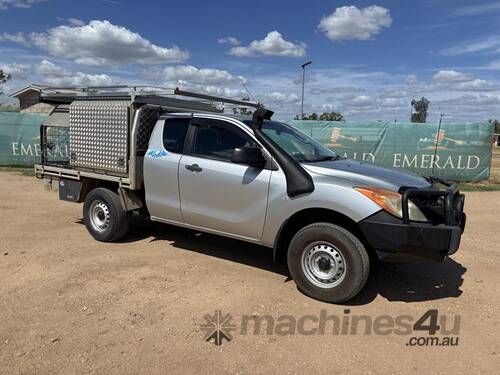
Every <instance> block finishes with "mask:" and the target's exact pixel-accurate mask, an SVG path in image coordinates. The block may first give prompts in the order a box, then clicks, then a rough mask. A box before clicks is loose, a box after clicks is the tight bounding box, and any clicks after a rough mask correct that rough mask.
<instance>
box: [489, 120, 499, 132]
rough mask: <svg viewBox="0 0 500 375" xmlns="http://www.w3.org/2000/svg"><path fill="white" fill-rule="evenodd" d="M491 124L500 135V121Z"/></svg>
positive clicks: (492, 121) (491, 121)
mask: <svg viewBox="0 0 500 375" xmlns="http://www.w3.org/2000/svg"><path fill="white" fill-rule="evenodd" d="M490 123H492V124H493V125H494V126H495V133H496V134H498V133H500V121H498V120H490Z"/></svg>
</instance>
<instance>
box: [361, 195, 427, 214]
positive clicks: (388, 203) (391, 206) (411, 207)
mask: <svg viewBox="0 0 500 375" xmlns="http://www.w3.org/2000/svg"><path fill="white" fill-rule="evenodd" d="M354 189H356V190H357V191H359V192H360V193H361V194H363V195H364V196H365V197H367V198H368V199H370V200H371V201H373V202H374V203H376V204H378V205H379V206H380V207H382V208H383V209H384V210H385V211H387V212H389V213H390V214H391V215H394V216H397V217H399V218H400V219H402V218H403V199H402V198H403V197H402V195H401V194H399V193H397V192H395V191H390V190H385V189H377V188H370V187H362V188H361V187H355V188H354ZM408 216H409V217H410V220H412V221H427V218H426V217H425V215H424V214H423V213H422V211H420V209H419V208H418V207H417V206H416V205H415V203H413V202H412V201H411V200H408Z"/></svg>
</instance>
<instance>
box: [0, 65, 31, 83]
mask: <svg viewBox="0 0 500 375" xmlns="http://www.w3.org/2000/svg"><path fill="white" fill-rule="evenodd" d="M0 69H1V70H3V71H4V72H5V73H7V74H10V75H11V76H12V79H25V78H27V77H29V75H30V70H31V65H29V64H17V63H13V64H1V63H0Z"/></svg>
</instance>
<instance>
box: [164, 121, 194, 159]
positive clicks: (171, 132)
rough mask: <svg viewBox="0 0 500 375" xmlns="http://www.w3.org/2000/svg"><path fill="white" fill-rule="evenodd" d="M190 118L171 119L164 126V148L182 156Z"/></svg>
mask: <svg viewBox="0 0 500 375" xmlns="http://www.w3.org/2000/svg"><path fill="white" fill-rule="evenodd" d="M190 122H191V119H190V118H170V119H167V120H165V125H163V147H165V149H166V150H167V151H170V152H174V153H177V154H182V150H183V149H184V140H185V139H186V134H187V130H188V127H189V123H190Z"/></svg>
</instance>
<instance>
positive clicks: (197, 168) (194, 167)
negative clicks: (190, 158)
mask: <svg viewBox="0 0 500 375" xmlns="http://www.w3.org/2000/svg"><path fill="white" fill-rule="evenodd" d="M186 169H187V170H188V171H191V172H201V171H202V170H203V169H202V168H200V166H199V165H198V164H191V165H186Z"/></svg>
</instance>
